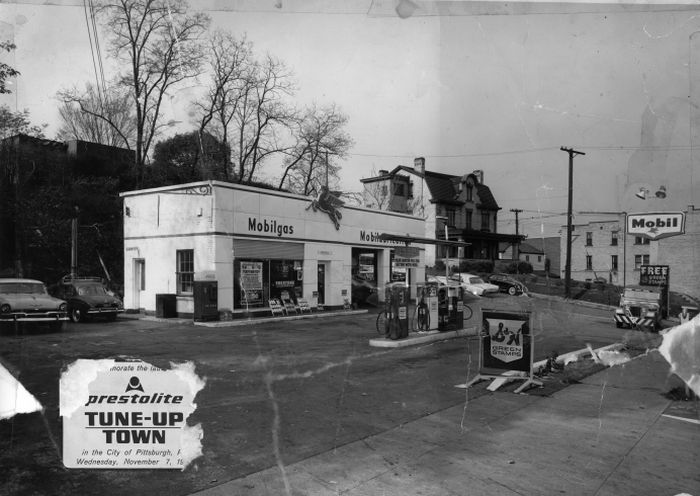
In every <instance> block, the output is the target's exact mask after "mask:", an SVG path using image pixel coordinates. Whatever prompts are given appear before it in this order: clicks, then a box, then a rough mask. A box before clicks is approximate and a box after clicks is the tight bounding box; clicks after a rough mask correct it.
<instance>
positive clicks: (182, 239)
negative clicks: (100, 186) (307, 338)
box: [122, 181, 425, 313]
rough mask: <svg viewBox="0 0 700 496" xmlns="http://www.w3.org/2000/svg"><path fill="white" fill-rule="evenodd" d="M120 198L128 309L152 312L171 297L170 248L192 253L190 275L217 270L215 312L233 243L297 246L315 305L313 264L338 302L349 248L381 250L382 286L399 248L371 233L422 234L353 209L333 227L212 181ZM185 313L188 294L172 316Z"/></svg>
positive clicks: (270, 196) (291, 201)
mask: <svg viewBox="0 0 700 496" xmlns="http://www.w3.org/2000/svg"><path fill="white" fill-rule="evenodd" d="M122 197H123V200H124V291H125V306H126V308H128V309H137V308H141V309H145V310H146V311H155V301H156V294H159V293H175V292H176V274H175V270H176V250H182V249H193V250H194V256H195V272H203V271H213V272H215V273H216V280H217V281H218V289H219V294H218V296H219V308H220V309H223V308H228V309H231V308H232V307H233V286H234V281H233V260H234V257H235V253H234V249H233V246H234V241H233V240H234V238H239V239H251V240H263V241H264V240H270V241H275V242H286V241H288V242H294V243H304V283H303V292H304V296H305V297H306V298H307V299H308V300H309V302H310V303H311V304H315V301H314V300H313V298H312V293H313V291H314V290H315V289H316V287H317V286H316V283H317V281H316V276H317V271H316V267H317V263H318V262H324V263H326V264H327V275H326V278H327V284H326V304H327V305H332V306H335V305H342V304H343V299H344V298H349V297H350V294H351V252H352V248H354V247H368V248H372V249H379V250H381V251H380V252H379V256H378V279H379V280H378V283H379V285H380V287H381V286H382V285H383V284H384V283H385V282H387V281H388V280H389V270H390V267H389V254H390V251H391V248H392V247H396V246H402V244H397V243H387V242H382V241H380V240H379V239H378V235H379V234H381V233H390V234H397V235H406V234H408V235H411V236H424V233H425V227H424V221H423V219H421V218H417V217H412V216H408V215H403V214H396V213H392V212H383V211H377V210H370V209H363V208H355V207H341V208H340V209H339V211H340V213H341V215H342V219H341V220H340V227H339V229H336V228H335V226H334V224H333V222H332V221H331V219H330V217H329V216H328V215H327V214H326V213H324V212H322V211H320V210H319V211H315V212H314V211H313V209H311V208H309V207H310V205H311V199H310V198H306V197H303V196H299V195H292V194H286V193H281V192H277V191H268V190H260V189H257V188H251V187H246V186H240V185H233V184H229V183H221V182H216V181H214V182H211V183H191V184H186V185H178V186H170V187H163V188H155V189H151V190H141V191H133V192H127V193H123V194H122ZM419 248H422V247H420V246H419ZM424 253H425V252H424V250H422V249H421V250H420V263H419V268H418V269H414V270H413V272H414V275H413V276H412V279H413V283H414V285H415V281H422V280H424V278H425V269H424V266H425V261H424V260H425V259H424ZM135 259H142V260H144V261H145V276H146V277H145V281H146V284H145V289H143V290H141V291H138V293H139V294H138V295H136V294H135V293H136V289H137V285H136V284H135V270H134V260H135ZM343 291H345V293H346V295H343ZM380 293H381V292H380ZM412 294H415V291H413V292H412ZM382 296H383V295H382ZM192 310H193V305H192V298H191V297H181V298H178V312H184V313H190V312H192Z"/></svg>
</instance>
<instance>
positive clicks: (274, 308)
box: [269, 298, 286, 316]
mask: <svg viewBox="0 0 700 496" xmlns="http://www.w3.org/2000/svg"><path fill="white" fill-rule="evenodd" d="M269 304H270V311H271V312H272V315H273V316H275V315H277V314H278V313H279V314H280V315H284V314H285V313H286V309H285V307H284V306H283V305H282V303H281V302H280V301H279V300H278V299H277V298H272V299H271V300H269Z"/></svg>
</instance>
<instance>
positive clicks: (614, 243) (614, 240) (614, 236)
mask: <svg viewBox="0 0 700 496" xmlns="http://www.w3.org/2000/svg"><path fill="white" fill-rule="evenodd" d="M611 234H612V237H611V238H610V244H611V245H612V246H617V231H613V232H612V233H611Z"/></svg>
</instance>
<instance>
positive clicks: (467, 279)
mask: <svg viewBox="0 0 700 496" xmlns="http://www.w3.org/2000/svg"><path fill="white" fill-rule="evenodd" d="M452 279H454V280H456V281H458V282H459V283H460V284H461V285H462V287H463V288H464V289H465V291H469V292H470V293H471V294H474V295H476V296H484V295H486V294H492V293H498V292H499V291H500V288H499V287H498V286H496V285H495V284H491V283H489V282H486V281H484V280H483V279H482V278H481V277H479V276H475V275H474V274H467V273H465V272H459V273H457V274H453V275H452Z"/></svg>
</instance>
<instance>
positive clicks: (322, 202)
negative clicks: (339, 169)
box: [306, 186, 345, 230]
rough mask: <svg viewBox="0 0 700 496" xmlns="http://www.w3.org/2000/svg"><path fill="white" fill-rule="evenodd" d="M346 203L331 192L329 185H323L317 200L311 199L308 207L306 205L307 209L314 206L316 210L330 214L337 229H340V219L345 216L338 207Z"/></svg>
mask: <svg viewBox="0 0 700 496" xmlns="http://www.w3.org/2000/svg"><path fill="white" fill-rule="evenodd" d="M344 204H345V203H344V202H343V200H341V199H340V198H338V197H337V196H336V195H334V194H333V193H331V191H330V190H329V189H328V187H327V186H321V192H320V193H319V194H318V196H317V197H316V199H315V200H311V203H310V204H309V206H308V207H306V210H308V209H310V208H312V209H313V210H314V212H316V211H318V210H320V211H321V212H324V213H326V214H328V217H330V218H331V220H332V221H333V225H334V226H335V228H336V230H338V229H340V219H342V218H343V215H342V214H341V213H340V211H339V210H338V209H339V208H340V207H342V206H343V205H344Z"/></svg>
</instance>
